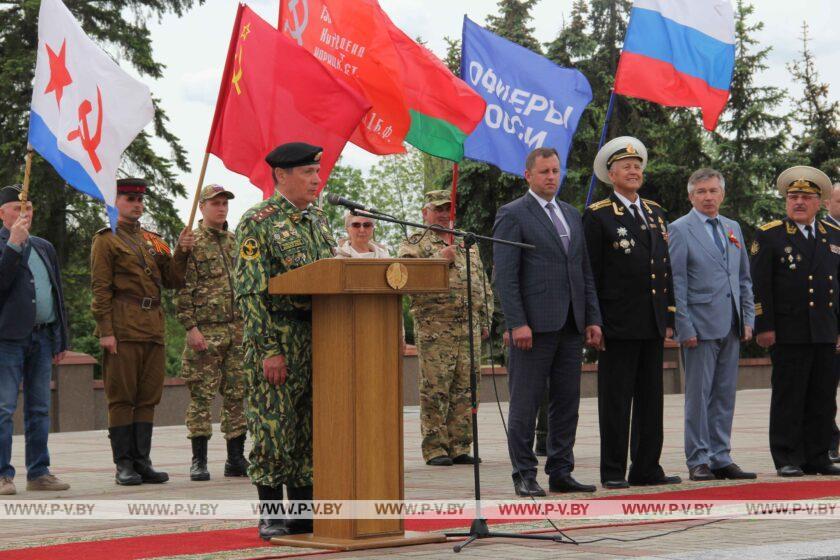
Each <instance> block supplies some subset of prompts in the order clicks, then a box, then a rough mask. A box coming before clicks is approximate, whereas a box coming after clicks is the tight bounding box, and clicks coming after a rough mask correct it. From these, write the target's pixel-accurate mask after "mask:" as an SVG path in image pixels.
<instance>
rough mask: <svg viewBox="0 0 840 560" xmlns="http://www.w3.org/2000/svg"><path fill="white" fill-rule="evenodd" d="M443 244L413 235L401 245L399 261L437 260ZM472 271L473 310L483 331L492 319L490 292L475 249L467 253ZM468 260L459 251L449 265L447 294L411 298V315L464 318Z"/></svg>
mask: <svg viewBox="0 0 840 560" xmlns="http://www.w3.org/2000/svg"><path fill="white" fill-rule="evenodd" d="M446 246H447V245H446V242H445V241H444V240H443V239H441V238H440V237H439V236H438V235H437V234H435V233H433V232H431V231H430V232H428V233H426V234H425V236H424V235H423V232H420V231H418V232H415V233H413V234H412V235H410V236H409V237H408V239H407V240H405V241H403V243H402V245H400V249H399V252H398V256H399V258H401V259H405V258H416V259H430V258H434V259H439V258H443V257H441V255H440V252H441V251H442V250H443V249H444V248H446ZM470 258H471V261H470V262H471V268H472V286H473V287H472V294H473V307H474V309H475V310H476V311H477V312H478V318H479V320H480V323H479V324H480V325H481V327H482V328H484V327H485V326H486V325H487V324H488V323H487V322H486V321H487V319H488V318H489V317H491V316H492V315H493V290H492V289H491V287H490V282H489V281H488V280H487V279H486V278H485V274H484V265H483V264H482V262H481V255H480V254H479V252H478V247H476V246H473V247H472V249H471V250H470ZM485 286H486V287H487V300H486V301H487V305H485V299H484V288H485ZM466 288H467V259H466V251H464V249H463V248H462V247H460V246H459V247H458V249H457V253H456V256H455V261H454V262H453V263H451V264H450V265H449V293H448V294H415V295H413V296H411V312H412V313H414V315H415V317H419V318H420V319H421V320H422V319H423V318H429V317H432V316H439V317H449V318H461V319H466V316H467V289H466Z"/></svg>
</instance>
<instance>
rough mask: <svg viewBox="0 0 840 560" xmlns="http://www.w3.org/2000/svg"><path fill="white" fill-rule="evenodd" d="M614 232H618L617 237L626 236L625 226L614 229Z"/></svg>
mask: <svg viewBox="0 0 840 560" xmlns="http://www.w3.org/2000/svg"><path fill="white" fill-rule="evenodd" d="M616 232H617V233H618V236H619V237H626V236H627V228H626V227H620V228H618V229H617V230H616Z"/></svg>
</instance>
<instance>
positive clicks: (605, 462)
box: [598, 338, 665, 484]
mask: <svg viewBox="0 0 840 560" xmlns="http://www.w3.org/2000/svg"><path fill="white" fill-rule="evenodd" d="M663 342H664V341H663V339H661V338H656V339H652V340H613V339H607V340H606V342H605V344H606V350H605V351H603V352H601V353H600V354H599V356H598V421H599V424H600V429H601V482H605V481H607V480H623V479H624V475H625V472H626V471H627V448H628V442H629V446H630V460H631V461H632V464H631V466H630V473H629V476H628V477H627V480H628V481H629V482H630V483H633V484H642V483H645V482H648V481H653V480H657V479H660V478H662V477H663V476H664V474H665V473H664V472H663V471H662V467H660V466H659V456H660V455H661V453H662V406H663V405H662V399H663V397H662V358H663V355H662V354H663ZM631 410H632V422H631ZM631 424H632V434H631Z"/></svg>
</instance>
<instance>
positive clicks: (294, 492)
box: [287, 486, 312, 535]
mask: <svg viewBox="0 0 840 560" xmlns="http://www.w3.org/2000/svg"><path fill="white" fill-rule="evenodd" d="M289 500H293V501H298V500H300V501H306V500H309V501H310V502H311V501H312V487H311V486H299V487H297V488H291V487H290V488H289ZM287 526H288V528H289V534H290V535H300V534H302V533H311V532H312V520H311V519H291V520H289V523H288V524H287Z"/></svg>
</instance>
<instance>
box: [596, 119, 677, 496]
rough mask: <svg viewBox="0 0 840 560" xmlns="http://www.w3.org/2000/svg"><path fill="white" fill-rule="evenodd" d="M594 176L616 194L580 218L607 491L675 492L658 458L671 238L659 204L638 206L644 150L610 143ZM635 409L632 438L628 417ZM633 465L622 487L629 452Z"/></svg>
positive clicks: (630, 142)
mask: <svg viewBox="0 0 840 560" xmlns="http://www.w3.org/2000/svg"><path fill="white" fill-rule="evenodd" d="M594 165H595V174H596V175H597V176H598V178H599V179H601V180H602V181H604V182H605V183H607V184H609V185H612V186H613V189H614V190H613V193H612V194H611V195H610V197H609V198H607V199H605V200H602V201H600V202H596V203H595V204H593V205H591V206H590V207H589V208H587V209H586V212H584V215H583V225H584V231H585V233H586V243H587V247H588V249H589V258H590V259H591V262H592V274H593V276H594V277H595V285H596V287H597V289H598V300H599V302H600V306H601V314H602V316H603V321H604V338H603V344H602V346H601V352H600V353H599V356H598V419H599V425H600V429H601V483H602V484H603V485H604V488H609V489H615V488H627V487H628V486H630V485H634V486H643V485H657V484H677V483H680V482H682V481H681V480H680V477H678V476H665V473H664V471H663V470H662V467H661V466H660V465H659V456H660V454H661V453H662V408H663V396H662V393H663V387H662V359H663V345H664V338H665V337H668V338H670V337H672V336H673V334H674V329H673V327H674V290H673V287H672V281H671V265H670V263H669V262H668V231H667V226H666V225H665V214H664V212H663V211H662V208H660V206H659V204H657V203H655V202H653V201H651V200H646V199H642V198H641V197H639V194H638V191H639V189H640V188H641V187H642V183H643V182H644V169H645V166H646V165H647V149H646V148H645V146H644V144H642V143H641V142H640V141H639V140H637V139H636V138H633V137H630V136H622V137H619V138H615V139H613V140H611V141H610V142H607V143H606V144H605V145H604V147H603V148H601V150H600V151H599V152H598V155H597V157H596V158H595V164H594ZM631 408H632V427H633V430H632V436H631V432H630V425H631V422H630V415H631ZM630 441H632V442H633V443H632V445H630V459H631V461H632V464H631V466H630V472H629V475H628V476H627V479H625V478H624V476H625V472H626V471H627V449H628V445H629V444H630Z"/></svg>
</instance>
